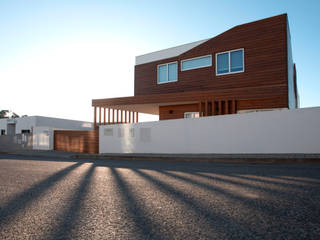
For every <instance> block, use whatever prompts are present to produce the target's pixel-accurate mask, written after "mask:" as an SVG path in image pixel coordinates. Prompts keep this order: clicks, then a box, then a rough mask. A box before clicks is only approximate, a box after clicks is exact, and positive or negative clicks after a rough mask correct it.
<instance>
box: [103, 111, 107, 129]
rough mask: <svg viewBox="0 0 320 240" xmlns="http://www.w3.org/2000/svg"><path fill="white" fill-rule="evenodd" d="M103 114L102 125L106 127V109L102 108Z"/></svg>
mask: <svg viewBox="0 0 320 240" xmlns="http://www.w3.org/2000/svg"><path fill="white" fill-rule="evenodd" d="M103 113H104V118H103V125H106V114H107V113H106V108H104V111H103Z"/></svg>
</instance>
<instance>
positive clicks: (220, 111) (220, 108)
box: [218, 100, 222, 115]
mask: <svg viewBox="0 0 320 240" xmlns="http://www.w3.org/2000/svg"><path fill="white" fill-rule="evenodd" d="M218 104H219V113H218V114H219V115H221V114H222V104H221V100H219V102H218Z"/></svg>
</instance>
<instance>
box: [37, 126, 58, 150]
mask: <svg viewBox="0 0 320 240" xmlns="http://www.w3.org/2000/svg"><path fill="white" fill-rule="evenodd" d="M33 149H34V150H53V128H49V127H34V129H33Z"/></svg>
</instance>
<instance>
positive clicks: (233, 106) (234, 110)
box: [232, 100, 237, 113]
mask: <svg viewBox="0 0 320 240" xmlns="http://www.w3.org/2000/svg"><path fill="white" fill-rule="evenodd" d="M236 104H237V102H236V100H232V113H237V110H236Z"/></svg>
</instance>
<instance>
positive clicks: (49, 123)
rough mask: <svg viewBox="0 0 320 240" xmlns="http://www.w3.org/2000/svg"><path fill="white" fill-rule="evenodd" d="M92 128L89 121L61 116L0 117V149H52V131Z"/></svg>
mask: <svg viewBox="0 0 320 240" xmlns="http://www.w3.org/2000/svg"><path fill="white" fill-rule="evenodd" d="M92 129H93V124H92V123H90V122H83V121H76V120H68V119H61V118H52V117H42V116H29V117H20V118H3V119H0V150H5V151H8V150H15V149H17V150H19V149H24V148H26V149H34V150H52V149H53V148H54V146H53V145H54V139H53V136H54V132H55V131H57V130H60V131H61V130H72V131H75V130H77V131H81V132H87V131H89V130H92Z"/></svg>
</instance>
